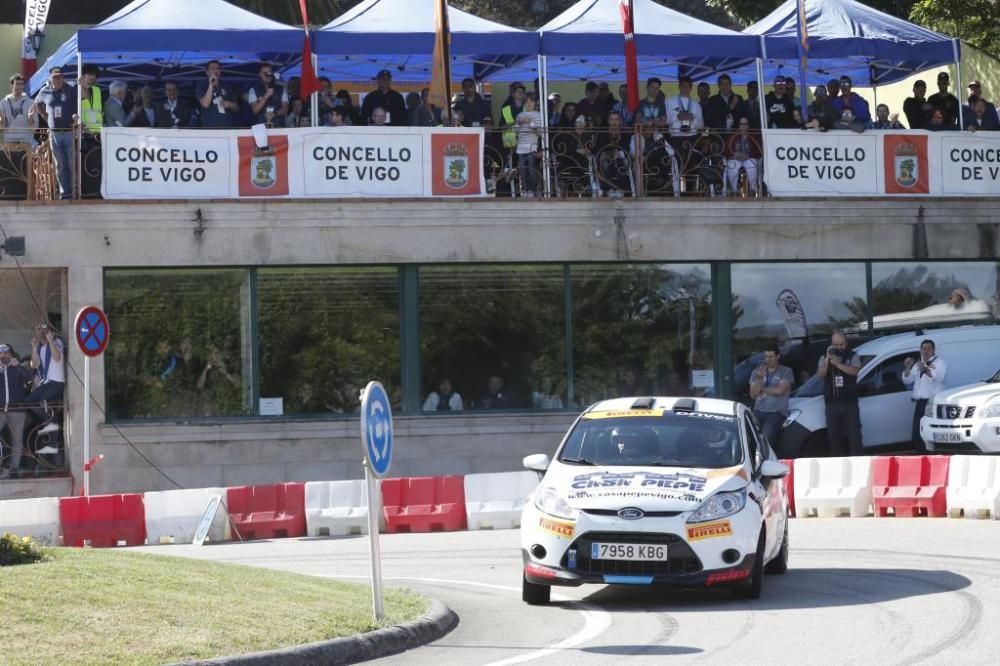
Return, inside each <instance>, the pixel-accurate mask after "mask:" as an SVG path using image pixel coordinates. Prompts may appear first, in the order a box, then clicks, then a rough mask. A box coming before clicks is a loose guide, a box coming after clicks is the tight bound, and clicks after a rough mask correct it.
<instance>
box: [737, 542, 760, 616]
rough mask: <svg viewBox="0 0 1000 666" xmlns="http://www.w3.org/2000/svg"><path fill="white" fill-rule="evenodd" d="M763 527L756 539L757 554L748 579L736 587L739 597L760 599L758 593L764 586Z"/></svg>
mask: <svg viewBox="0 0 1000 666" xmlns="http://www.w3.org/2000/svg"><path fill="white" fill-rule="evenodd" d="M765 543H766V539H765V538H764V528H763V527H762V528H761V530H760V537H759V538H758V539H757V554H756V555H755V556H754V558H753V569H751V571H750V579H749V580H748V581H746V582H745V583H743V584H741V585H740V586H739V587H737V588H736V596H737V598H739V599H760V593H761V591H762V590H763V587H764V544H765Z"/></svg>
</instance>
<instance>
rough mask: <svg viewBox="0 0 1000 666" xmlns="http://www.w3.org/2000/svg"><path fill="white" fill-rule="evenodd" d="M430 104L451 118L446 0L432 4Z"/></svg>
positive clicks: (443, 115) (449, 56) (449, 37)
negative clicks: (432, 57) (432, 58)
mask: <svg viewBox="0 0 1000 666" xmlns="http://www.w3.org/2000/svg"><path fill="white" fill-rule="evenodd" d="M430 103H431V104H433V105H434V106H436V107H437V108H439V109H441V115H442V117H444V118H446V119H450V118H451V30H450V28H449V27H448V2H447V0H435V2H434V63H433V66H432V69H431V90H430ZM543 108H544V107H543Z"/></svg>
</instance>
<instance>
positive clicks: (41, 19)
mask: <svg viewBox="0 0 1000 666" xmlns="http://www.w3.org/2000/svg"><path fill="white" fill-rule="evenodd" d="M51 6H52V3H51V2H48V0H28V1H27V2H26V3H25V8H24V34H23V35H21V75H22V76H24V78H26V79H30V78H31V75H32V74H34V73H35V70H36V69H37V68H38V54H37V53H35V48H34V46H32V44H31V36H32V35H34V34H35V31H38V32H41V33H44V32H45V21H46V20H47V19H48V16H49V7H51Z"/></svg>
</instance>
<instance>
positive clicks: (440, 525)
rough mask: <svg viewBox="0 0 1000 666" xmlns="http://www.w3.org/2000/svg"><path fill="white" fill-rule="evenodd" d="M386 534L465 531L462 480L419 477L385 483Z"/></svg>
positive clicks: (454, 477) (383, 496)
mask: <svg viewBox="0 0 1000 666" xmlns="http://www.w3.org/2000/svg"><path fill="white" fill-rule="evenodd" d="M382 511H383V513H384V514H385V525H386V531H387V532H454V531H456V530H464V529H465V528H466V522H467V521H466V517H465V482H464V480H463V478H462V477H461V476H419V477H412V478H404V479H385V480H384V481H382Z"/></svg>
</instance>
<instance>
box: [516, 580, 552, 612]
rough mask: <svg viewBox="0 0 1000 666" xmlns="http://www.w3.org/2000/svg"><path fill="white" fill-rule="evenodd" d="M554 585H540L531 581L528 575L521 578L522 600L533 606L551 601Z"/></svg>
mask: <svg viewBox="0 0 1000 666" xmlns="http://www.w3.org/2000/svg"><path fill="white" fill-rule="evenodd" d="M551 592H552V587H551V586H550V585H539V584H538V583H531V582H529V581H528V577H527V576H524V577H523V578H522V579H521V600H522V601H524V602H525V603H527V604H531V605H532V606H540V605H543V604H547V603H549V598H550V596H551Z"/></svg>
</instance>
